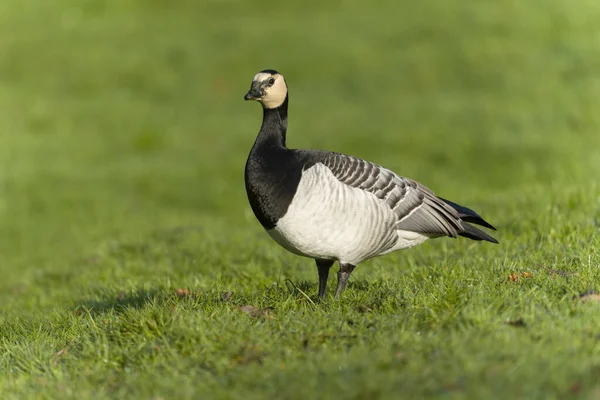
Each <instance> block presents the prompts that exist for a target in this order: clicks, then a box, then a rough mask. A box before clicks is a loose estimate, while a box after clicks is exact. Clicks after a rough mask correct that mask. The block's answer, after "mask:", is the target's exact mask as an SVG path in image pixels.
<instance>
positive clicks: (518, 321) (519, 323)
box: [505, 318, 527, 328]
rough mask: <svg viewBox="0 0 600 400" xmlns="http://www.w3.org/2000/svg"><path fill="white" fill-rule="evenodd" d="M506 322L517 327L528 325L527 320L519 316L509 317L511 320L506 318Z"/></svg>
mask: <svg viewBox="0 0 600 400" xmlns="http://www.w3.org/2000/svg"><path fill="white" fill-rule="evenodd" d="M505 324H506V325H510V326H514V327H515V328H526V327H527V323H525V320H523V318H517V319H512V320H511V319H509V320H506V322H505Z"/></svg>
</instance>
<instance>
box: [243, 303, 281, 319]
mask: <svg viewBox="0 0 600 400" xmlns="http://www.w3.org/2000/svg"><path fill="white" fill-rule="evenodd" d="M272 309H273V308H272V307H265V308H260V307H255V306H243V307H240V311H241V312H243V313H246V314H248V315H249V316H251V317H252V318H258V317H268V318H271V319H273V316H272V315H271V314H270V311H271V310H272Z"/></svg>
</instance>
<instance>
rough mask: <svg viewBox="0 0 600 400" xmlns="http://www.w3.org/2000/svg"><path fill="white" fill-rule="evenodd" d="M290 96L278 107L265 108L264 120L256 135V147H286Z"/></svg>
mask: <svg viewBox="0 0 600 400" xmlns="http://www.w3.org/2000/svg"><path fill="white" fill-rule="evenodd" d="M287 117H288V96H287V95H286V96H285V100H284V101H283V103H281V105H280V106H279V107H277V108H265V109H263V122H262V126H261V127H260V131H259V132H258V136H257V137H256V142H255V143H254V147H255V148H256V147H259V146H276V147H282V148H285V133H286V131H287Z"/></svg>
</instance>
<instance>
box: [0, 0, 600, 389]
mask: <svg viewBox="0 0 600 400" xmlns="http://www.w3.org/2000/svg"><path fill="white" fill-rule="evenodd" d="M599 50H600V6H599V5H598V2H597V1H592V0H574V1H571V2H564V1H559V0H543V1H540V2H525V1H516V0H498V1H479V2H463V1H459V0H448V1H441V0H440V1H433V0H428V1H424V2H413V1H391V0H389V1H380V2H376V3H367V2H364V1H362V2H359V1H325V2H324V1H313V0H308V1H302V2H300V1H297V2H267V1H255V2H242V1H223V0H219V1H217V0H206V1H194V0H180V1H177V2H171V1H166V0H144V1H142V0H85V1H82V0H55V1H42V0H4V1H3V2H2V4H0V110H1V112H0V163H1V165H0V276H1V279H0V375H1V376H2V379H1V380H0V393H1V394H2V395H1V397H2V399H24V398H48V399H50V398H52V399H54V398H56V399H58V398H61V399H68V398H73V399H74V398H77V399H87V398H123V399H126V398H127V399H129V398H140V399H171V398H179V399H188V398H189V399H192V398H194V399H205V398H219V399H238V398H239V399H255V398H256V399H264V398H273V399H275V398H277V399H304V398H315V397H316V398H356V399H375V398H386V399H396V398H401V397H404V398H424V397H446V398H473V399H483V398H514V397H516V398H540V399H550V398H560V399H563V398H568V397H577V398H589V399H593V398H598V397H599V396H600V336H599V334H600V329H599V328H598V327H599V326H600V305H599V304H598V303H581V302H579V301H576V300H574V297H576V296H577V295H579V294H580V293H582V292H584V291H586V290H600V270H599V268H598V267H599V264H600V250H599V247H600V239H599V237H600V236H599V235H598V233H599V226H600V183H599V178H598V177H599V176H600V97H599V96H598V93H600V52H599ZM263 68H275V69H278V70H280V71H281V72H282V73H283V74H284V75H285V76H286V78H287V81H288V84H289V86H290V91H291V96H290V99H291V109H290V130H289V132H288V144H289V145H290V146H292V147H310V148H325V149H331V150H337V151H340V152H344V153H350V154H353V155H357V156H361V157H364V158H368V159H370V160H372V161H375V162H377V163H380V164H383V165H385V166H387V167H388V168H390V169H393V170H395V171H397V172H398V173H400V174H402V175H406V176H410V177H412V178H414V179H417V180H419V181H421V182H423V183H424V184H426V185H428V186H429V187H431V188H432V189H433V190H435V191H436V193H438V194H440V195H443V196H444V197H446V198H449V199H452V200H455V201H457V202H459V203H461V204H465V205H467V206H470V207H473V208H474V209H476V210H477V211H479V212H480V213H481V214H482V215H483V216H484V217H485V218H486V219H487V220H489V221H490V222H491V223H493V224H495V225H496V226H497V227H498V228H499V231H498V232H497V234H496V237H497V238H498V239H499V241H500V245H498V246H494V245H491V244H487V243H474V242H470V241H467V240H450V239H439V240H435V241H430V242H428V243H426V244H424V245H422V246H420V247H418V248H415V249H411V250H407V251H403V252H397V253H394V254H390V255H388V256H385V257H382V258H378V259H374V260H371V261H369V262H365V263H364V264H361V265H360V266H359V267H358V268H357V269H356V271H355V272H354V274H353V276H352V277H351V281H350V285H349V287H348V289H347V291H346V292H345V294H344V297H343V299H342V300H341V301H339V302H334V301H331V300H330V301H328V302H327V303H326V304H319V303H316V292H317V287H316V285H317V271H316V268H315V266H314V264H313V262H312V261H311V260H309V259H302V258H299V257H296V256H294V255H291V254H289V253H286V252H285V251H284V250H283V249H281V248H279V247H278V246H277V245H276V244H275V243H274V242H272V241H271V240H270V239H269V238H268V236H267V235H266V234H265V233H264V232H263V231H262V229H261V228H260V226H259V224H258V223H257V222H256V221H255V219H254V217H253V215H252V213H251V211H250V209H249V206H248V204H247V199H246V195H245V192H244V185H243V166H244V162H245V157H246V155H247V153H248V151H249V149H250V146H251V145H252V143H253V141H254V137H255V135H256V132H257V131H258V128H259V125H260V118H261V112H260V108H259V106H258V105H256V104H248V103H244V102H243V100H242V96H243V94H244V93H245V92H246V90H247V88H248V86H249V84H250V81H251V78H252V76H253V75H254V73H255V72H257V71H258V70H260V69H263ZM521 272H528V273H530V274H531V276H525V275H521V276H519V278H518V280H516V281H511V280H510V279H509V276H510V275H512V274H518V273H521ZM334 285H335V283H334V280H333V277H332V280H331V281H330V290H332V288H331V286H334ZM180 288H186V289H188V290H189V291H190V295H188V296H183V297H180V296H178V295H177V292H176V291H177V289H180ZM225 292H232V294H231V295H230V296H225V298H224V297H223V293H225ZM243 306H255V307H259V308H268V311H265V313H267V314H268V315H266V316H262V315H260V316H258V317H254V316H251V315H248V314H246V313H244V312H242V311H240V307H243ZM260 314H262V312H261V313H260Z"/></svg>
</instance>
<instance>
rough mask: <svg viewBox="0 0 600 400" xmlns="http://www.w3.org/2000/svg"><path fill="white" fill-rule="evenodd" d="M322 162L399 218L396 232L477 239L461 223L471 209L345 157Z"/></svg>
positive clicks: (336, 155)
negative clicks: (388, 208)
mask: <svg viewBox="0 0 600 400" xmlns="http://www.w3.org/2000/svg"><path fill="white" fill-rule="evenodd" d="M319 162H321V163H323V164H324V165H325V166H327V167H328V168H329V169H330V170H331V172H332V173H333V175H334V176H335V177H336V178H337V179H338V180H339V181H341V182H343V183H345V184H347V185H349V186H352V187H354V188H357V189H361V190H364V191H366V192H369V193H371V194H373V196H375V197H376V198H377V199H379V200H380V201H382V202H385V203H386V204H387V205H388V206H389V207H390V209H391V210H392V211H394V213H395V214H396V216H397V222H396V227H397V229H401V230H407V231H412V232H418V233H423V234H429V235H434V236H436V235H443V236H450V237H457V236H458V235H461V236H468V237H471V238H473V236H474V235H475V236H477V235H478V234H474V233H473V232H474V231H473V229H475V230H476V231H479V230H478V229H477V228H474V227H472V226H471V225H469V224H467V222H466V221H463V220H462V219H461V217H462V216H464V217H467V215H466V213H465V211H464V210H469V209H466V208H459V209H458V210H457V209H456V208H457V207H458V206H457V205H455V203H450V202H447V200H444V199H441V198H439V197H437V196H436V195H435V194H434V193H433V192H432V191H431V190H430V189H429V188H427V187H425V186H423V185H421V184H420V183H418V182H416V181H414V180H412V179H409V178H405V177H402V176H399V175H397V174H395V173H394V172H392V171H390V170H388V169H386V168H383V167H381V166H379V165H377V164H373V163H370V162H368V161H365V160H361V159H359V158H356V157H352V156H348V155H345V154H339V153H328V154H327V155H326V156H324V157H323V158H322V159H321V160H319ZM469 211H471V210H469ZM473 216H477V217H478V215H477V214H475V213H474V212H472V214H470V215H469V217H471V218H473ZM468 222H471V221H468ZM479 232H481V231H479ZM480 236H481V238H480V240H481V239H483V240H489V241H491V240H490V238H491V237H490V236H489V235H487V234H485V233H484V232H481V235H480ZM491 239H493V238H491ZM493 240H495V239H493Z"/></svg>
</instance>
